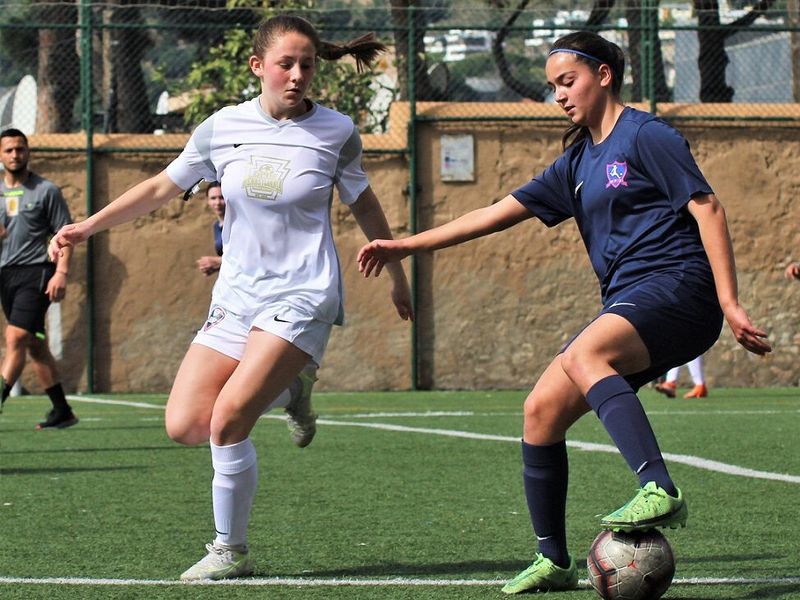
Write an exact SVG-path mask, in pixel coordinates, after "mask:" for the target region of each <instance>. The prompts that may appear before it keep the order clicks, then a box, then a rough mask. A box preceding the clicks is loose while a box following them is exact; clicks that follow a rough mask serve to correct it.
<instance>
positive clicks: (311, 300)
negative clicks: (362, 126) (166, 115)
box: [167, 98, 368, 324]
mask: <svg viewBox="0 0 800 600" xmlns="http://www.w3.org/2000/svg"><path fill="white" fill-rule="evenodd" d="M167 175H169V177H170V179H172V181H173V182H175V184H176V185H178V186H180V187H181V188H183V189H189V188H190V187H191V186H193V185H194V184H195V183H196V182H197V181H198V180H199V179H205V180H207V181H212V180H216V181H219V182H221V183H222V193H223V195H224V196H225V203H226V209H225V223H224V227H223V229H222V244H223V249H224V250H223V255H222V267H221V269H220V272H219V280H218V281H217V284H216V285H215V286H214V292H213V298H212V302H213V303H215V304H219V305H221V306H223V307H225V308H226V309H228V310H230V311H232V312H234V313H239V314H243V315H247V314H254V313H257V312H260V311H261V310H262V309H263V307H264V306H266V305H269V304H274V303H280V304H282V305H287V306H289V307H291V308H295V309H299V310H301V311H303V312H304V313H306V314H309V315H311V316H312V317H314V318H315V319H318V320H320V321H323V322H326V323H335V324H340V323H341V321H342V317H343V310H342V300H343V298H342V283H341V273H340V269H339V259H338V256H337V254H336V248H335V246H334V243H333V234H332V231H331V224H330V206H331V200H332V197H333V186H334V184H335V185H336V188H337V189H338V191H339V197H340V198H341V200H342V202H344V203H345V204H352V203H353V202H355V200H356V199H357V198H358V196H359V195H360V194H361V192H363V191H364V189H366V187H367V185H368V181H367V176H366V174H365V173H364V171H363V169H362V168H361V138H360V137H359V135H358V130H357V129H356V127H355V125H354V124H353V121H352V120H351V119H350V118H349V117H347V116H345V115H342V114H340V113H338V112H336V111H334V110H330V109H328V108H325V107H322V106H319V105H317V104H312V107H311V109H310V110H309V111H308V112H306V113H305V114H303V115H301V116H300V117H298V118H296V119H287V120H283V121H278V120H275V119H273V118H272V117H270V116H269V115H267V114H266V113H264V111H263V110H262V108H261V105H260V104H259V101H258V98H255V99H253V100H250V101H248V102H244V103H242V104H239V105H238V106H229V107H226V108H223V109H222V110H220V111H219V112H217V113H216V114H214V115H212V116H211V117H209V118H208V119H206V120H205V121H204V122H203V123H201V124H200V125H199V126H198V127H197V129H195V131H194V133H193V134H192V137H191V139H190V140H189V143H188V144H187V145H186V148H185V149H184V150H183V152H182V153H181V155H180V156H179V157H178V158H177V159H175V160H174V161H173V162H172V163H171V164H170V165H169V166H168V167H167Z"/></svg>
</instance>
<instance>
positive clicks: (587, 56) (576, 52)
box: [547, 48, 607, 65]
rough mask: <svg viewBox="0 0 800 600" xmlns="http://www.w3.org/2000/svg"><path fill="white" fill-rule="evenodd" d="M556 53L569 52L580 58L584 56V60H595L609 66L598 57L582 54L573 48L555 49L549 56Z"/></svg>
mask: <svg viewBox="0 0 800 600" xmlns="http://www.w3.org/2000/svg"><path fill="white" fill-rule="evenodd" d="M556 52H569V53H570V54H577V55H578V56H582V57H583V58H588V59H589V60H593V61H594V62H596V63H600V64H601V65H604V64H607V63H606V61H604V60H600V59H599V58H597V57H596V56H592V55H591V54H586V52H581V51H580V50H573V49H572V48H554V49H553V50H550V52H549V53H548V54H547V56H552V55H553V54H555V53H556Z"/></svg>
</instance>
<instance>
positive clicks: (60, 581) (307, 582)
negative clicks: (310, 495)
mask: <svg viewBox="0 0 800 600" xmlns="http://www.w3.org/2000/svg"><path fill="white" fill-rule="evenodd" d="M505 581H506V580H503V579H415V578H406V577H391V578H386V579H354V578H349V579H345V578H342V579H339V578H335V577H334V578H314V577H249V578H241V579H223V580H220V581H191V582H184V581H180V580H177V579H105V578H91V577H0V585H11V584H27V585H92V586H134V585H141V586H250V587H266V586H303V587H347V586H351V587H390V586H391V587H467V586H500V585H503V584H504V583H505ZM768 584H769V585H775V584H779V585H791V584H800V577H753V578H745V577H689V578H681V579H675V580H673V582H672V585H689V586H703V585H768ZM578 585H579V586H580V587H582V588H586V589H589V587H590V586H589V581H588V580H587V579H581V580H580V581H579V582H578Z"/></svg>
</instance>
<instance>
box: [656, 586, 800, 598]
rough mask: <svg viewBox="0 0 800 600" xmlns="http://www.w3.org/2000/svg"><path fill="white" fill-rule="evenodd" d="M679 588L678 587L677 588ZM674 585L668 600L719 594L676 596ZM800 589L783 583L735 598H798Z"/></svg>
mask: <svg viewBox="0 0 800 600" xmlns="http://www.w3.org/2000/svg"><path fill="white" fill-rule="evenodd" d="M677 589H679V588H677ZM675 591H676V586H673V587H672V588H670V594H669V600H719V598H720V597H719V596H698V595H695V594H691V595H689V596H685V595H683V594H682V593H681V594H680V595H678V596H676V595H674V592H675ZM799 595H800V589H798V586H797V585H791V584H784V585H771V586H768V587H763V588H759V589H757V590H751V591H749V592H745V593H744V594H742V595H741V596H740V595H738V594H737V595H736V596H735V598H736V600H758V599H759V598H786V599H788V598H798V597H800V596H799Z"/></svg>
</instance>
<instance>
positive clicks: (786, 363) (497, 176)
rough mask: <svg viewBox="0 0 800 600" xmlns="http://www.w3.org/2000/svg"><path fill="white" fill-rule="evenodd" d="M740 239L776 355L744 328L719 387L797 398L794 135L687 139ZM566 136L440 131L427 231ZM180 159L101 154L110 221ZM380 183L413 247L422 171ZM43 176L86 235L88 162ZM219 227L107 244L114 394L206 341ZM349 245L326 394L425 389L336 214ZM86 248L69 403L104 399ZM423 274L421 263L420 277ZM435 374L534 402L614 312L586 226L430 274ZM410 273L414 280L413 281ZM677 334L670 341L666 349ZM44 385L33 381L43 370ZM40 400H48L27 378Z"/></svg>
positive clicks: (106, 359) (71, 339) (444, 384)
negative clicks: (454, 172) (446, 170)
mask: <svg viewBox="0 0 800 600" xmlns="http://www.w3.org/2000/svg"><path fill="white" fill-rule="evenodd" d="M680 129H681V131H682V132H683V133H684V134H685V135H686V137H687V138H688V139H689V141H690V142H691V144H692V148H693V151H694V153H695V156H696V158H697V161H698V163H699V164H700V167H701V169H702V170H703V171H704V173H705V174H706V176H707V178H708V179H709V181H710V183H711V185H712V186H713V187H714V189H715V191H716V192H717V195H718V196H719V197H720V199H721V200H722V201H723V203H724V205H725V207H726V210H727V213H728V219H729V223H730V227H731V230H732V234H733V238H734V245H735V249H736V257H737V264H738V270H739V283H740V296H741V300H742V303H743V304H744V305H745V306H746V308H747V309H748V310H749V311H750V314H751V316H752V318H753V320H754V321H755V323H756V324H757V325H759V326H760V327H763V328H765V329H766V330H767V331H769V333H770V338H771V339H772V341H773V343H774V345H775V352H774V354H773V355H772V356H771V357H770V358H768V359H762V358H758V357H755V356H753V355H749V354H748V353H747V352H746V351H745V350H744V349H742V348H741V347H739V346H738V345H737V344H736V342H735V340H734V339H733V336H732V335H731V333H730V331H729V330H728V329H727V328H726V329H725V330H724V332H723V334H722V337H721V339H720V341H719V342H718V344H717V345H716V346H715V347H714V348H713V349H712V350H711V351H710V352H709V354H708V355H707V361H706V364H707V376H708V380H709V382H710V384H711V385H712V386H714V385H716V386H748V385H759V386H781V385H797V384H798V379H799V378H800V375H799V374H798V373H799V371H798V369H797V366H796V364H797V359H798V353H799V352H800V283H790V282H787V281H785V280H784V279H783V268H784V266H785V265H786V264H787V262H788V260H789V259H790V258H793V259H795V260H799V259H800V230H799V229H798V227H797V223H798V221H799V220H800V202H798V194H800V169H798V168H797V162H798V157H799V156H800V136H798V135H797V130H796V129H795V128H791V127H780V126H773V127H765V126H753V127H745V126H720V125H713V124H710V125H705V126H704V125H699V124H698V125H681V126H680ZM562 130H563V127H561V126H560V125H559V126H548V125H542V124H537V123H531V122H518V123H514V122H510V123H508V122H506V123H492V124H475V123H469V124H465V123H460V124H447V123H426V124H420V125H418V132H419V140H420V144H419V155H418V170H419V195H418V206H419V212H418V219H419V227H420V229H423V228H428V227H431V226H434V225H438V224H441V223H444V222H446V221H447V220H449V219H452V218H454V217H456V216H458V215H460V214H462V213H464V212H466V211H468V210H471V209H474V208H478V207H480V206H485V205H487V204H489V203H492V202H496V201H497V200H499V199H500V198H502V197H503V196H505V195H506V194H507V193H508V192H510V191H511V190H513V189H514V188H515V187H516V186H518V185H519V184H521V183H523V182H525V181H526V180H528V179H529V178H530V177H531V176H532V175H533V174H535V173H537V172H538V171H540V170H541V169H543V168H544V167H545V166H546V165H547V164H549V163H550V162H551V161H552V160H553V159H554V158H555V157H556V156H557V155H558V154H559V151H560V136H561V133H562ZM444 133H447V134H453V133H471V134H472V135H473V136H474V139H475V160H476V173H475V181H474V182H471V183H447V182H442V181H441V178H440V175H439V152H440V146H439V139H440V136H441V135H442V134H444ZM172 157H173V156H172V155H169V154H164V155H154V154H136V153H125V154H98V156H97V158H96V163H95V169H96V178H95V194H94V196H95V203H96V206H97V208H100V207H102V206H103V205H104V204H105V203H106V202H107V201H108V200H109V199H110V198H113V197H116V196H117V195H119V194H120V193H122V192H123V191H125V190H126V189H127V188H128V187H130V186H131V185H133V184H135V183H136V182H138V181H140V180H142V179H144V178H146V177H147V176H149V175H152V174H155V173H157V172H158V171H159V170H161V169H162V168H163V167H164V166H165V165H166V164H167V163H168V162H169V160H171V158H172ZM365 167H366V169H367V171H368V172H369V174H370V180H371V183H372V186H373V188H374V189H375V191H376V192H377V194H378V197H379V198H380V199H381V202H382V204H383V205H384V209H385V211H386V213H387V217H388V219H389V222H390V223H391V225H392V227H393V229H394V231H395V234H396V235H400V236H402V235H406V234H407V233H408V229H409V198H408V194H407V180H408V163H407V160H406V158H405V157H404V156H402V155H397V154H386V155H381V156H375V155H368V156H367V158H366V160H365ZM32 168H33V169H34V170H35V171H37V172H39V173H40V174H41V175H43V176H45V177H48V178H50V179H52V180H53V181H55V182H56V183H57V184H59V185H60V186H62V189H63V190H64V194H65V196H66V197H67V199H68V202H69V204H70V207H71V209H72V211H73V216H74V217H75V218H76V219H81V218H84V217H85V215H86V207H85V188H86V181H85V179H86V176H85V160H84V158H83V156H82V155H75V154H68V153H64V154H58V153H44V152H36V150H35V146H34V154H33V160H32ZM211 221H212V217H211V215H210V213H209V212H208V211H207V209H206V207H205V202H204V198H203V197H202V194H201V195H199V196H198V197H196V198H194V199H193V200H191V201H190V202H187V203H184V202H183V201H181V200H180V199H175V200H173V201H171V202H170V203H169V204H168V205H167V206H165V207H164V208H162V209H160V210H158V211H157V212H156V213H154V214H152V215H150V216H147V217H144V218H141V219H137V220H136V221H135V222H133V223H131V224H127V225H123V226H120V227H118V228H116V229H114V230H112V231H111V232H107V233H102V234H99V235H97V236H96V238H95V241H94V248H95V253H96V261H95V273H94V277H95V286H96V311H95V330H94V344H95V354H94V360H95V370H96V374H95V381H94V388H95V390H96V391H110V392H128V391H157V392H163V391H167V390H168V389H169V387H170V384H171V381H172V378H173V376H174V374H175V372H176V370H177V367H178V365H179V362H180V360H181V358H182V356H183V353H184V352H185V350H186V348H187V345H188V343H189V341H190V340H191V338H192V336H193V333H194V331H195V330H196V329H197V328H198V327H199V326H200V325H201V324H202V323H203V320H204V318H205V315H206V311H207V308H208V302H209V297H210V293H211V287H212V285H213V278H207V277H204V276H203V275H201V274H200V273H199V272H198V271H197V270H196V268H195V264H194V261H195V260H196V259H197V258H198V257H199V256H201V255H203V254H210V253H212V252H213V243H212V236H211ZM332 222H333V228H334V233H335V236H336V239H337V243H338V249H339V256H340V259H341V262H342V267H343V271H344V276H345V289H346V308H347V317H346V319H347V322H346V325H345V327H342V328H334V333H333V336H332V338H331V341H330V344H329V346H328V352H327V354H326V357H325V362H324V364H323V368H322V369H321V371H320V382H319V384H318V386H319V387H318V389H320V390H370V389H407V388H409V387H410V385H411V360H412V351H411V329H410V326H409V325H408V323H405V322H402V321H400V319H399V318H397V316H396V315H395V314H394V311H393V307H392V305H391V302H390V300H389V280H388V278H386V277H381V278H379V279H370V280H366V281H365V280H364V279H363V278H361V277H360V275H359V274H358V272H357V268H356V263H355V255H356V252H357V251H358V248H359V247H360V246H361V244H362V243H363V241H364V238H363V234H362V233H361V232H360V230H359V229H358V227H357V226H356V224H355V222H354V220H353V217H352V216H351V215H350V213H349V210H348V209H347V208H346V207H344V206H343V205H341V204H338V203H335V204H334V209H333V213H332ZM85 262H86V248H85V246H84V247H80V248H79V249H78V251H77V252H76V254H75V258H74V261H73V269H72V274H71V276H70V286H69V289H68V295H67V299H66V300H65V301H64V303H63V306H62V331H63V339H64V358H63V361H62V369H63V373H64V381H65V383H66V387H67V388H68V390H69V391H75V390H84V389H86V385H87V382H86V362H87V359H86V356H87V351H86V348H87V343H88V337H87V336H88V329H87V328H88V322H89V319H88V314H87V309H86V299H87V288H86V272H85ZM406 262H407V263H408V261H406ZM417 265H418V266H417V273H418V283H419V299H420V304H419V313H418V315H417V318H418V324H419V338H418V348H419V352H418V368H419V377H420V381H421V383H422V384H423V386H425V387H431V388H437V389H459V388H463V389H479V388H530V387H531V386H532V385H533V383H534V382H535V380H536V378H537V376H538V375H539V373H541V371H542V370H543V368H544V367H545V366H546V365H547V363H548V362H549V361H550V359H551V358H552V356H553V355H554V353H555V352H557V350H558V349H559V347H560V346H561V345H562V344H563V343H564V342H565V341H567V340H568V339H569V338H570V337H571V336H572V335H573V334H574V333H575V332H576V331H578V330H579V328H580V327H581V326H582V325H583V324H585V323H586V322H587V320H588V319H590V318H591V317H592V316H593V315H594V313H595V312H596V311H597V309H598V308H599V293H598V286H597V282H596V280H595V278H594V274H593V273H592V272H591V269H590V267H589V263H588V260H587V258H586V253H585V249H584V247H583V244H582V243H581V240H580V238H579V236H578V234H577V230H576V228H575V226H574V224H573V223H572V222H568V223H564V224H562V225H559V226H558V227H556V228H554V229H551V230H548V229H547V228H545V227H544V226H543V225H542V224H541V223H539V222H538V221H536V220H529V221H526V222H524V223H522V224H520V225H518V226H516V227H515V228H514V229H512V230H510V231H506V232H502V233H498V234H495V235H493V236H490V237H488V238H484V239H481V240H476V241H473V242H471V243H468V244H465V245H463V246H459V247H456V248H450V249H447V250H443V251H440V252H438V253H436V254H435V255H432V256H421V257H419V259H418V263H417ZM407 267H408V265H407ZM665 334H668V332H665ZM28 371H30V370H28ZM23 381H24V383H25V385H26V387H28V388H30V389H31V390H32V391H40V390H39V387H38V383H37V382H36V381H35V380H34V379H33V378H32V377H31V373H30V372H26V375H25V378H24V380H23Z"/></svg>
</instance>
